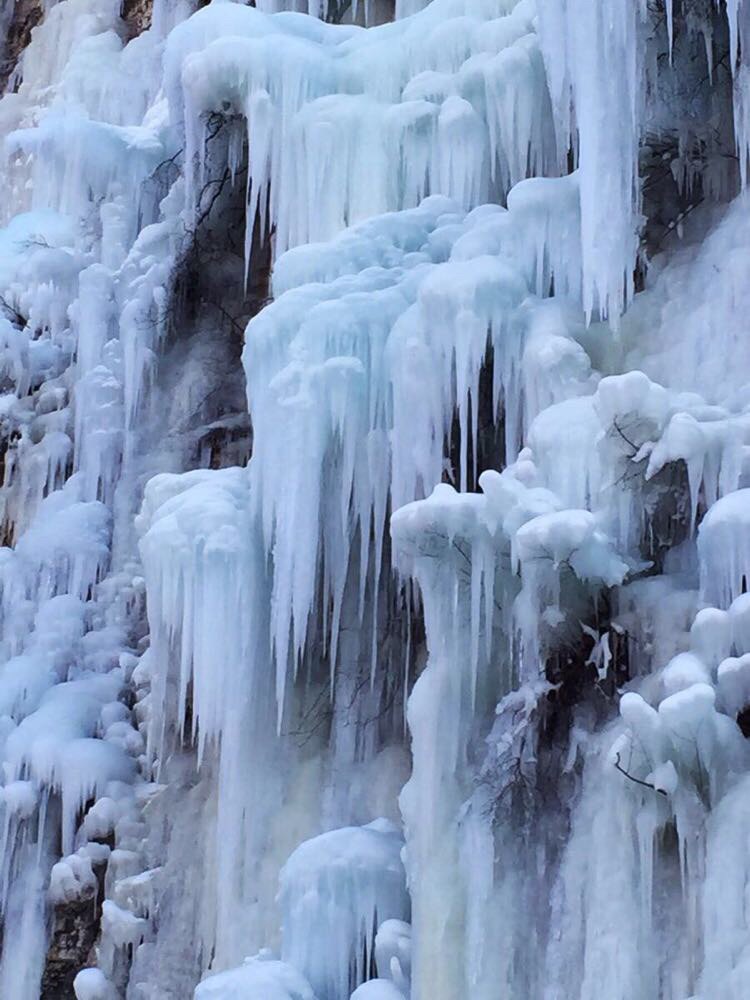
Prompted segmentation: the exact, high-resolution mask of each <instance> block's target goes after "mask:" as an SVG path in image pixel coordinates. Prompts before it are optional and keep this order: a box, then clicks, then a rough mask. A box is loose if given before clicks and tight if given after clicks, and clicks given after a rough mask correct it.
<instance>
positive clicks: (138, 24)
mask: <svg viewBox="0 0 750 1000" xmlns="http://www.w3.org/2000/svg"><path fill="white" fill-rule="evenodd" d="M153 7H154V4H153V0H123V4H122V9H121V16H122V19H123V21H124V22H125V24H126V26H127V29H128V38H129V39H130V38H135V37H136V36H137V35H140V34H141V32H143V31H146V29H147V28H149V27H150V26H151V14H152V12H153Z"/></svg>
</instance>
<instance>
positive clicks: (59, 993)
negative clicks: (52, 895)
mask: <svg viewBox="0 0 750 1000" xmlns="http://www.w3.org/2000/svg"><path fill="white" fill-rule="evenodd" d="M101 913H102V907H101V898H100V894H99V893H97V894H96V895H94V896H91V897H90V898H88V899H80V900H75V901H74V902H70V903H62V904H60V905H59V906H56V907H55V914H54V923H53V931H52V937H51V939H50V946H49V950H48V952H47V961H46V964H45V967H44V975H43V976H42V990H41V994H40V998H39V1000H75V992H74V990H73V980H74V979H75V977H76V975H77V973H78V972H80V970H81V969H82V968H84V967H85V966H86V965H88V964H91V958H92V951H93V947H94V942H95V941H96V938H97V936H98V934H99V921H100V919H101Z"/></svg>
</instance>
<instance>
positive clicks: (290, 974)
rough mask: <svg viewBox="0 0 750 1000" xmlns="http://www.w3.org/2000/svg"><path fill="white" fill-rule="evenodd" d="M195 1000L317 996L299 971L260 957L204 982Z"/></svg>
mask: <svg viewBox="0 0 750 1000" xmlns="http://www.w3.org/2000/svg"><path fill="white" fill-rule="evenodd" d="M195 1000H315V994H314V993H313V991H312V989H311V988H310V984H309V983H308V982H306V980H305V977H304V976H302V975H300V973H299V972H297V970H296V969H293V968H292V967H291V966H290V965H287V964H286V963H285V962H277V961H274V960H273V959H271V958H267V957H266V956H265V955H264V954H261V955H258V956H257V957H255V958H247V959H245V962H244V964H243V965H241V966H239V968H237V969H229V971H228V972H220V973H218V975H215V976H209V978H208V979H204V980H203V982H202V983H200V984H199V985H198V986H197V987H196V989H195Z"/></svg>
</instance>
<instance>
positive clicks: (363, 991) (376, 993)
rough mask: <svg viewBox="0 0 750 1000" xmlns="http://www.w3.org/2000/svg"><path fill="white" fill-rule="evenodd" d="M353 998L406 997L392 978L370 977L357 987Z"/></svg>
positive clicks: (390, 999)
mask: <svg viewBox="0 0 750 1000" xmlns="http://www.w3.org/2000/svg"><path fill="white" fill-rule="evenodd" d="M351 1000H405V997H404V994H403V993H402V992H401V990H400V989H398V987H397V986H394V984H393V983H392V982H391V980H390V979H370V980H369V982H366V983H362V985H361V986H358V987H357V989H356V990H355V991H354V992H353V993H352V997H351Z"/></svg>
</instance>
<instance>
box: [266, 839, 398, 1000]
mask: <svg viewBox="0 0 750 1000" xmlns="http://www.w3.org/2000/svg"><path fill="white" fill-rule="evenodd" d="M402 847H403V838H402V836H401V833H400V831H399V830H398V829H397V827H395V826H394V825H393V824H392V823H390V822H389V821H388V820H384V819H379V820H375V821H374V822H373V823H369V824H368V825H367V826H363V827H345V828H343V829H340V830H332V831H331V832H330V833H324V834H322V835H321V836H319V837H314V838H313V839H312V840H307V841H305V843H303V844H301V845H300V846H299V847H298V848H297V850H296V851H295V852H294V853H293V854H292V855H291V857H290V858H289V860H288V861H287V863H286V865H285V866H284V868H283V869H282V872H281V905H282V911H283V919H282V938H283V945H282V957H283V958H284V960H285V961H288V962H289V963H290V964H292V965H293V966H294V967H295V968H297V969H300V970H302V971H303V972H304V973H305V975H306V976H307V978H308V979H309V981H310V983H311V984H312V986H313V988H314V989H315V992H316V994H317V995H318V997H319V998H321V1000H329V998H330V1000H338V998H344V997H348V996H349V993H350V990H351V988H352V987H354V986H356V985H357V984H358V983H361V982H362V981H363V980H364V979H365V978H366V976H367V972H368V969H369V965H370V959H371V956H372V954H373V948H374V938H375V930H376V928H377V925H378V922H379V921H381V920H388V919H394V918H395V919H397V920H404V919H407V918H408V916H409V896H408V893H407V891H406V876H405V873H404V868H403V864H402V862H401V849H402Z"/></svg>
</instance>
